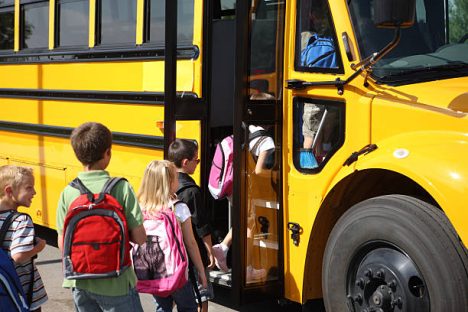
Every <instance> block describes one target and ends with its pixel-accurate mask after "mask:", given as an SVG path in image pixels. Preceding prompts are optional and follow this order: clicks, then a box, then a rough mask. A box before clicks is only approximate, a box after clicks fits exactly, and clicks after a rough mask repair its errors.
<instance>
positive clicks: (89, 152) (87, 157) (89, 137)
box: [57, 122, 146, 312]
mask: <svg viewBox="0 0 468 312" xmlns="http://www.w3.org/2000/svg"><path fill="white" fill-rule="evenodd" d="M71 145H72V147H73V150H74V152H75V155H76V157H77V158H78V160H79V161H80V162H81V163H82V164H83V172H80V173H79V174H78V177H79V179H80V180H81V182H83V184H84V185H85V186H86V187H87V188H88V189H89V190H90V191H91V192H93V193H99V192H100V191H101V190H102V188H103V186H104V184H105V183H106V182H107V180H109V178H110V176H109V173H108V172H107V171H105V169H106V168H107V166H108V165H109V162H110V159H111V146H112V134H111V132H110V130H109V129H108V128H106V127H105V126H104V125H102V124H100V123H95V122H87V123H84V124H82V125H81V126H79V127H78V128H76V129H75V130H73V132H72V135H71ZM79 195H80V192H79V191H78V190H77V189H75V188H73V187H71V186H69V185H68V186H66V187H65V189H64V190H63V192H62V194H61V195H60V200H59V203H58V207H57V232H58V244H59V248H60V249H61V250H62V251H63V248H62V247H63V241H62V240H63V234H64V233H63V230H64V229H63V225H64V220H65V216H66V214H67V211H68V209H69V206H70V204H71V203H72V202H73V201H74V200H75V199H76V198H77V197H78V196H79ZM112 196H113V197H115V198H116V199H117V200H118V201H119V203H120V204H121V205H122V207H123V209H124V212H125V217H126V219H127V225H128V229H129V232H130V233H129V237H130V241H132V242H134V243H137V244H142V243H144V242H145V241H146V232H145V229H144V227H143V217H142V214H141V210H140V206H139V205H138V201H137V199H136V196H135V193H134V191H133V189H132V187H131V186H130V184H129V183H128V182H127V181H120V182H119V183H118V184H117V185H116V186H115V187H114V188H113V190H112ZM135 284H136V276H135V272H134V270H133V269H131V268H129V269H127V270H125V271H124V272H123V273H122V274H121V275H119V276H118V277H112V278H101V279H79V280H64V282H63V287H65V288H72V293H73V300H74V302H75V308H76V311H78V312H84V311H113V312H118V311H122V312H126V311H141V312H142V311H143V309H142V307H141V303H140V297H139V295H138V293H137V292H136V289H135Z"/></svg>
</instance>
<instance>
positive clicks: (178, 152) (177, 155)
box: [167, 139, 198, 168]
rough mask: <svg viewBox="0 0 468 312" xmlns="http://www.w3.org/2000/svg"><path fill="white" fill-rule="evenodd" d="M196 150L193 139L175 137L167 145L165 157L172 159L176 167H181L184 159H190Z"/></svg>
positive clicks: (196, 146)
mask: <svg viewBox="0 0 468 312" xmlns="http://www.w3.org/2000/svg"><path fill="white" fill-rule="evenodd" d="M197 150H198V144H197V141H195V140H186V139H176V140H175V141H174V142H172V143H171V145H169V149H168V153H167V159H169V160H170V161H172V162H173V163H174V164H175V165H176V167H177V168H181V167H182V161H183V160H184V159H188V160H192V159H193V157H195V153H196V152H197Z"/></svg>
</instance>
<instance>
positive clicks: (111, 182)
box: [101, 177, 127, 194]
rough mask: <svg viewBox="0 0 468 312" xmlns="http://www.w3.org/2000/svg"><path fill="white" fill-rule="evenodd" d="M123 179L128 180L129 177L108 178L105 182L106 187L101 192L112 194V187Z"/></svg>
mask: <svg viewBox="0 0 468 312" xmlns="http://www.w3.org/2000/svg"><path fill="white" fill-rule="evenodd" d="M122 180H124V181H127V179H125V178H122V177H120V178H118V177H117V178H116V177H114V178H110V179H109V180H107V182H106V184H104V187H103V188H102V191H101V193H104V194H110V193H111V191H112V189H113V188H114V186H116V185H117V183H119V182H120V181H122Z"/></svg>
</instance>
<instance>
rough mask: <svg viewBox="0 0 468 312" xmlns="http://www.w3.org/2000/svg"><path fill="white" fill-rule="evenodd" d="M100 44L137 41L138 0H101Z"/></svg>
mask: <svg viewBox="0 0 468 312" xmlns="http://www.w3.org/2000/svg"><path fill="white" fill-rule="evenodd" d="M100 12H101V21H100V22H101V24H100V27H101V33H100V44H119V43H120V44H125V43H133V44H134V43H135V41H136V0H101V7H100Z"/></svg>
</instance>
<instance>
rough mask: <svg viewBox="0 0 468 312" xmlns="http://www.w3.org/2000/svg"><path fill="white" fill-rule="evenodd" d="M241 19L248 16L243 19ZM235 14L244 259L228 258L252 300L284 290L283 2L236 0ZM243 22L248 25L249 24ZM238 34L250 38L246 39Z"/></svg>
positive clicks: (237, 204)
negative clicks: (235, 263)
mask: <svg viewBox="0 0 468 312" xmlns="http://www.w3.org/2000/svg"><path fill="white" fill-rule="evenodd" d="M240 10H242V12H241V11H240ZM245 12H249V13H248V14H246V13H245ZM244 18H245V19H246V20H248V21H247V23H246V24H245V23H243V19H244ZM236 19H237V21H236V23H237V24H236V25H237V27H236V32H237V33H236V36H237V41H236V45H237V47H236V49H237V50H236V51H237V52H238V54H237V59H236V62H237V63H236V79H237V80H236V84H237V85H236V88H235V92H236V94H235V99H236V103H235V104H236V105H235V118H234V138H235V145H234V149H235V150H236V148H238V150H240V151H241V153H238V154H237V155H236V156H235V157H237V161H235V162H234V166H235V167H234V170H235V173H234V178H235V184H234V196H235V198H234V201H233V202H234V207H233V211H234V212H235V211H237V212H238V213H237V215H233V216H232V218H233V220H234V222H233V225H234V226H233V236H234V238H239V240H238V244H237V245H238V246H239V255H240V259H241V260H242V261H239V263H237V265H233V274H238V275H236V277H238V281H237V283H238V284H237V285H238V286H239V287H240V289H241V292H240V295H241V302H249V301H259V299H260V298H266V297H268V296H272V297H278V296H282V289H283V287H282V282H283V280H282V276H283V264H282V263H283V261H282V245H283V244H282V233H283V231H282V227H283V225H282V197H281V194H282V191H281V188H282V183H281V167H282V166H281V133H282V124H281V121H282V92H281V86H282V83H281V81H282V73H281V69H282V59H283V54H282V51H283V39H282V38H283V21H284V2H282V1H263V0H260V1H245V2H243V1H238V2H237V12H236ZM245 25H249V26H248V27H247V29H246V28H244V27H245ZM243 34H245V36H246V37H247V38H246V39H247V40H243V38H242V35H243ZM240 51H245V54H243V53H242V52H240ZM242 55H244V57H245V59H243V57H242ZM242 62H244V66H242V65H241V64H240V63H242ZM241 71H244V72H243V73H242V72H241ZM242 76H243V77H244V78H242ZM245 76H247V78H245ZM240 99H241V100H240ZM237 101H239V102H237ZM239 104H240V105H239ZM236 166H237V167H236ZM236 218H238V219H237V220H236ZM236 221H237V222H238V224H239V226H238V227H237V226H235V224H236V223H237V222H236ZM234 242H235V241H234ZM236 271H237V273H236ZM233 285H235V283H233ZM259 293H261V294H262V297H259Z"/></svg>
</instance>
